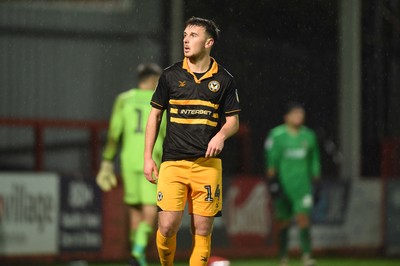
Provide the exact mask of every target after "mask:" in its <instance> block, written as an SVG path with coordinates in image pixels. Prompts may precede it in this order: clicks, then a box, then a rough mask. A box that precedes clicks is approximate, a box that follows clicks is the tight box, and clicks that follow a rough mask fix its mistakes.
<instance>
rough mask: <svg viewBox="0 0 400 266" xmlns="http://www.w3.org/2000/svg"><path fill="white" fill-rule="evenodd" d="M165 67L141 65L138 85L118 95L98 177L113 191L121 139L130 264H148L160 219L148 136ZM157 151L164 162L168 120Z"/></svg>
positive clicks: (159, 160)
mask: <svg viewBox="0 0 400 266" xmlns="http://www.w3.org/2000/svg"><path fill="white" fill-rule="evenodd" d="M161 72H162V70H161V68H160V67H159V66H157V65H155V64H142V65H140V66H139V67H138V80H139V84H138V89H131V90H128V91H126V92H123V93H121V94H120V95H118V97H117V99H116V100H115V102H114V107H113V110H112V115H111V119H110V125H109V130H108V137H107V143H106V145H105V148H104V151H103V161H102V163H101V167H100V170H99V173H98V175H97V177H96V181H97V184H98V185H99V187H100V188H101V189H102V190H103V191H109V190H111V189H112V188H113V187H114V186H116V184H117V179H116V176H115V174H114V163H113V161H114V159H115V157H116V155H117V151H118V146H119V143H120V142H121V143H122V145H121V157H120V159H121V172H122V180H123V185H124V202H125V203H126V204H127V205H128V206H129V217H130V241H131V243H132V251H131V254H132V258H131V260H130V262H129V264H130V265H140V266H146V265H147V263H146V258H145V250H146V247H147V243H148V239H149V237H150V235H151V234H152V232H153V227H154V226H155V223H156V220H157V205H156V191H157V186H154V185H153V184H151V183H150V182H148V181H147V180H146V178H145V177H144V174H143V165H144V161H143V153H144V138H145V127H146V121H147V117H148V116H149V113H150V110H151V106H150V105H149V102H150V100H151V97H152V96H153V92H154V89H155V88H156V86H157V83H158V79H159V77H160V75H161ZM159 132H160V133H159V136H158V139H157V142H156V145H155V147H154V152H153V155H154V157H155V160H156V162H157V163H158V164H160V163H161V156H162V144H163V139H164V134H165V123H164V121H163V122H162V123H161V128H160V131H159Z"/></svg>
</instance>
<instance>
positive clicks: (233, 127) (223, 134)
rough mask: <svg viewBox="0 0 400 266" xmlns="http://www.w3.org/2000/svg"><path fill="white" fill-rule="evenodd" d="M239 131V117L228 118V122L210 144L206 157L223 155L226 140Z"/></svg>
mask: <svg viewBox="0 0 400 266" xmlns="http://www.w3.org/2000/svg"><path fill="white" fill-rule="evenodd" d="M238 130H239V115H237V114H236V115H232V116H227V117H226V122H225V124H224V125H223V126H222V128H221V129H220V131H218V133H217V134H215V136H214V137H213V138H212V139H211V140H210V142H209V143H208V147H207V151H206V155H205V157H206V158H207V157H214V156H217V155H218V154H220V153H221V151H222V149H223V148H224V143H225V140H227V139H228V138H230V137H232V136H233V135H234V134H235V133H236V132H237V131H238Z"/></svg>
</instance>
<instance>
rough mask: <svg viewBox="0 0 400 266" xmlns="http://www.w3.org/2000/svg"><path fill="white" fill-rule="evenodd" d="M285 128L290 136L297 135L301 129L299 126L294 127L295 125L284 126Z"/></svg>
mask: <svg viewBox="0 0 400 266" xmlns="http://www.w3.org/2000/svg"><path fill="white" fill-rule="evenodd" d="M286 126H287V129H288V131H289V133H290V134H292V135H297V134H298V133H299V131H300V128H301V126H295V125H290V124H286Z"/></svg>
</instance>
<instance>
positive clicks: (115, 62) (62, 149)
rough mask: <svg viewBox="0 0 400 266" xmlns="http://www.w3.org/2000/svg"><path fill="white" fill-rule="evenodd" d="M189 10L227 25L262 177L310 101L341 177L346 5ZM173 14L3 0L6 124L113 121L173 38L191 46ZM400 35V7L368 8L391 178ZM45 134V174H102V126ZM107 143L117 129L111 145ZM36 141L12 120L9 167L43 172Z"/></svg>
mask: <svg viewBox="0 0 400 266" xmlns="http://www.w3.org/2000/svg"><path fill="white" fill-rule="evenodd" d="M183 3H184V7H183V18H182V19H183V20H186V19H188V18H190V17H191V16H201V17H205V18H210V19H213V20H215V22H216V23H217V24H218V25H219V26H220V28H221V30H222V34H221V39H220V40H219V41H218V43H217V44H216V46H215V48H214V50H213V52H212V55H213V56H214V57H215V58H216V59H217V61H218V62H219V63H220V64H222V65H223V66H225V67H226V68H227V69H228V70H229V71H230V72H231V73H232V74H233V75H234V76H235V78H236V81H237V84H238V87H239V92H240V99H241V104H242V108H243V112H242V114H241V118H240V119H241V122H243V123H245V124H247V125H249V127H250V129H251V140H250V141H249V143H248V145H249V146H250V148H251V150H252V153H251V155H250V157H251V158H250V160H251V162H252V164H251V171H250V172H252V173H254V174H261V173H263V171H264V163H263V161H264V160H263V146H264V139H265V137H266V135H267V133H268V131H269V130H270V129H271V128H273V127H274V126H277V125H278V124H280V123H281V122H282V112H283V108H284V106H285V105H286V104H287V103H288V102H289V101H298V102H300V103H302V104H303V105H304V106H305V109H306V111H307V125H308V126H309V127H311V128H312V129H314V130H315V131H316V132H317V135H318V137H319V140H320V145H321V154H322V161H323V175H324V176H326V177H337V176H338V175H339V170H338V169H340V149H339V148H338V147H339V146H340V143H339V132H340V124H339V107H340V95H339V88H340V84H339V81H340V60H339V58H340V51H339V49H340V33H339V21H340V10H341V9H340V1H338V0H287V1H227V0H202V1H200V0H193V1H189V0H186V1H183ZM172 7H173V2H172V1H158V0H149V1H124V0H86V1H80V0H72V1H67V0H59V1H35V0H32V1H10V0H2V1H0V58H1V61H0V118H7V119H9V118H12V119H17V120H19V119H25V118H29V119H52V120H63V119H68V120H92V121H93V120H95V121H106V120H108V118H109V115H110V112H111V108H112V103H113V101H114V99H115V97H116V96H117V95H118V94H119V93H121V92H122V91H125V90H127V89H129V88H132V87H134V86H135V84H136V75H135V69H136V66H137V65H138V64H139V63H141V62H149V61H150V62H156V63H159V64H160V65H162V66H163V67H167V66H168V65H170V64H171V63H172V62H171V46H172V44H171V43H174V42H181V39H176V40H171V38H172V37H171V33H172V21H171V20H172V18H173V17H172V12H171V11H172V10H171V8H172ZM399 35H400V0H376V1H373V0H364V1H362V10H361V95H362V99H361V102H362V106H361V109H362V110H361V121H359V123H360V124H361V127H362V130H361V135H360V138H361V148H362V151H361V166H360V167H361V175H362V176H366V177H378V176H380V175H381V174H382V165H381V164H382V161H383V158H382V153H383V148H382V147H383V145H384V144H385V143H387V141H388V139H395V138H396V137H398V136H400V123H399V122H398V117H399V116H400V107H399V102H400V75H399V74H400V37H399ZM45 131H46V132H45V140H44V142H45V143H44V144H43V145H44V146H45V147H46V156H45V158H44V159H43V160H44V166H43V167H42V168H43V169H46V170H49V171H58V172H60V171H61V172H71V171H78V172H85V173H88V172H90V171H93V170H90V167H89V165H90V162H89V161H90V158H91V157H93V154H91V152H92V153H93V151H90V143H91V142H93V139H91V135H90V134H91V133H90V131H88V130H83V129H82V130H80V129H79V130H78V129H72V128H55V129H48V128H46V129H45ZM104 136H105V130H103V134H102V135H101V139H100V141H98V143H99V146H101V145H102V144H103V143H104ZM36 140H37V137H35V135H34V130H33V128H32V127H31V126H26V127H18V128H16V127H14V126H10V125H9V124H7V123H2V124H0V170H2V169H3V170H4V169H7V170H18V169H25V170H30V169H35V149H36V148H37V145H38V144H37V143H36ZM237 141H238V140H237V139H232V140H230V141H229V142H228V143H229V144H228V147H227V148H226V151H225V155H224V156H228V157H231V158H230V160H228V164H227V165H226V166H227V167H226V168H228V170H229V171H231V172H238V171H241V169H240V167H238V165H240V163H239V162H238V161H237V160H239V159H238V158H237V157H238V156H236V155H234V153H240V152H241V151H240V150H238V148H237V145H236V144H237V143H236V142H237ZM397 153H398V152H397V151H396V150H395V151H394V153H393V154H397ZM97 154H99V157H100V151H97ZM32 155H33V156H32ZM235 156H236V157H235ZM396 156H397V155H396ZM392 161H393V162H395V163H397V161H398V159H396V158H395V159H393V160H392ZM92 165H93V164H92ZM71 169H72V170H71ZM229 171H228V172H229ZM398 172H399V173H400V169H399V171H398Z"/></svg>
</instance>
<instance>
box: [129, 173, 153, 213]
mask: <svg viewBox="0 0 400 266" xmlns="http://www.w3.org/2000/svg"><path fill="white" fill-rule="evenodd" d="M127 168H128V169H127ZM122 180H123V182H124V202H125V203H126V204H128V205H157V200H156V193H157V185H154V184H152V183H150V182H149V181H147V179H146V177H145V176H144V173H143V172H141V171H137V170H136V171H135V170H130V169H129V167H123V168H122Z"/></svg>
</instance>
